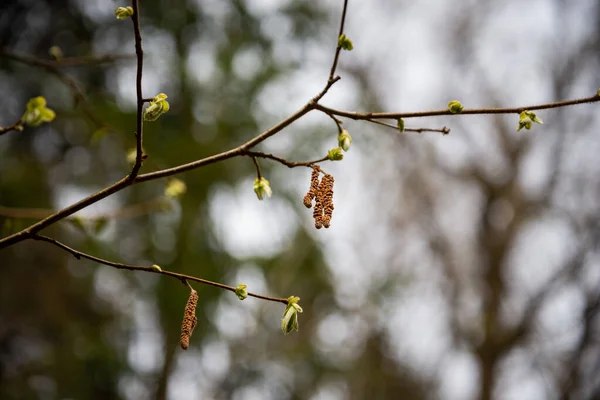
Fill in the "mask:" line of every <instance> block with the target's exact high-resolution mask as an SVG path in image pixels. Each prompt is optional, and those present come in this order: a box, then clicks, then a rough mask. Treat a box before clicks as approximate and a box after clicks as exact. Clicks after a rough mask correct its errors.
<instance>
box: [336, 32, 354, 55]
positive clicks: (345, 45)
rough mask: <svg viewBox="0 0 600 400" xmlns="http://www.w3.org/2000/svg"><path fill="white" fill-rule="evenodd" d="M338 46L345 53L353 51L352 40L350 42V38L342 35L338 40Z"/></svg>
mask: <svg viewBox="0 0 600 400" xmlns="http://www.w3.org/2000/svg"><path fill="white" fill-rule="evenodd" d="M338 46H339V47H341V48H342V49H344V50H347V51H351V50H352V49H354V45H353V44H352V40H350V38H349V37H347V36H346V35H345V34H344V33H342V34H341V35H340V37H339V38H338Z"/></svg>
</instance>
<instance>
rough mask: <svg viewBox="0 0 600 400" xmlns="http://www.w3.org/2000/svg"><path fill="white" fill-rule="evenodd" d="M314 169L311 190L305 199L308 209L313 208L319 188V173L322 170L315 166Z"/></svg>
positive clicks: (311, 176) (311, 177)
mask: <svg viewBox="0 0 600 400" xmlns="http://www.w3.org/2000/svg"><path fill="white" fill-rule="evenodd" d="M312 168H313V170H312V173H311V175H310V188H309V189H308V192H307V193H306V195H305V196H304V199H303V203H304V206H305V207H306V208H310V207H311V206H312V199H314V198H315V197H316V195H317V190H318V188H319V171H320V170H321V168H320V167H319V166H318V165H313V167H312Z"/></svg>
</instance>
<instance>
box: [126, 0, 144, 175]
mask: <svg viewBox="0 0 600 400" xmlns="http://www.w3.org/2000/svg"><path fill="white" fill-rule="evenodd" d="M131 5H132V6H133V15H132V16H131V20H132V21H133V33H134V37H135V55H136V58H137V72H136V79H135V90H136V97H137V113H136V132H135V143H136V147H135V148H136V154H135V163H134V164H133V168H132V169H131V174H130V175H129V176H130V177H131V179H135V177H136V176H137V174H138V172H139V170H140V168H141V167H142V162H143V161H144V151H143V149H142V146H143V144H144V120H143V112H144V102H145V99H144V96H143V95H142V75H143V73H144V72H143V69H144V50H143V49H142V33H141V32H140V5H139V0H132V2H131Z"/></svg>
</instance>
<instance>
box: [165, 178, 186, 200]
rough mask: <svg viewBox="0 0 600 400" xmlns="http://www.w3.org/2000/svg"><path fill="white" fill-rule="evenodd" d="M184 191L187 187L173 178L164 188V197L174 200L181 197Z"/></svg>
mask: <svg viewBox="0 0 600 400" xmlns="http://www.w3.org/2000/svg"><path fill="white" fill-rule="evenodd" d="M186 190H187V186H186V185H185V182H184V181H182V180H180V179H177V178H173V179H171V180H170V181H169V183H167V187H166V188H165V196H167V197H172V198H174V199H176V198H178V197H181V195H183V194H184V193H185V192H186Z"/></svg>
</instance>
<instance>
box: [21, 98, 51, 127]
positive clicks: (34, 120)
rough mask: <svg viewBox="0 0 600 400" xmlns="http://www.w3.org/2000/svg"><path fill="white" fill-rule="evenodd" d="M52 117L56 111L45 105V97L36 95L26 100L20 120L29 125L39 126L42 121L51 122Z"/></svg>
mask: <svg viewBox="0 0 600 400" xmlns="http://www.w3.org/2000/svg"><path fill="white" fill-rule="evenodd" d="M54 118H56V113H55V112H54V111H52V110H51V109H49V108H47V107H46V99H45V98H44V97H42V96H38V97H34V98H32V99H30V100H29V101H28V102H27V105H26V106H25V114H23V116H22V117H21V120H22V121H23V122H24V123H26V124H27V125H29V126H40V125H41V124H43V123H44V122H52V121H53V120H54Z"/></svg>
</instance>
